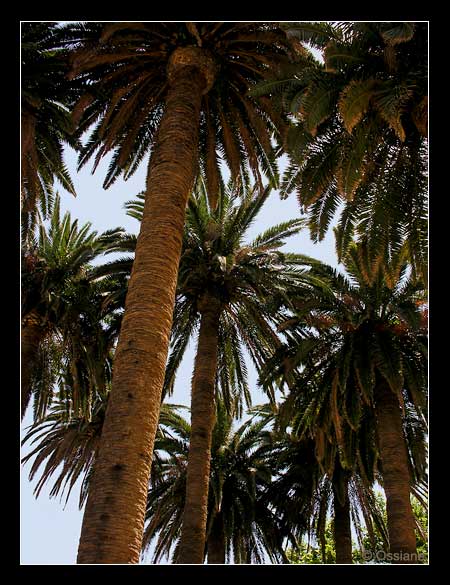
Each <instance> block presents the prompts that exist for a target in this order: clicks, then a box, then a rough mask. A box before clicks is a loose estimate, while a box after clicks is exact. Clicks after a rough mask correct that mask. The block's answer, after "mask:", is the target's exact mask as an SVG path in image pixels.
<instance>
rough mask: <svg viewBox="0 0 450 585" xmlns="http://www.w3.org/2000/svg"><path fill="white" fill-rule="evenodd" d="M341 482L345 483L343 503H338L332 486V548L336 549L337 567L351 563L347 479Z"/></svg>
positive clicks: (335, 491)
mask: <svg viewBox="0 0 450 585" xmlns="http://www.w3.org/2000/svg"><path fill="white" fill-rule="evenodd" d="M343 481H344V482H345V501H344V502H343V503H341V502H340V501H339V498H338V495H337V490H336V489H335V487H334V486H333V494H334V546H335V549H336V563H337V564H338V565H345V564H351V563H352V562H353V561H352V530H351V521H350V500H349V498H348V479H344V480H343Z"/></svg>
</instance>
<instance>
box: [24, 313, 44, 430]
mask: <svg viewBox="0 0 450 585" xmlns="http://www.w3.org/2000/svg"><path fill="white" fill-rule="evenodd" d="M21 333H22V334H21V361H20V372H21V377H20V385H21V401H20V408H21V415H22V419H23V417H24V416H25V412H26V410H27V408H28V404H29V403H30V398H31V379H32V376H33V370H34V368H35V366H36V360H37V356H38V353H39V345H40V344H41V341H42V340H43V338H44V336H45V329H44V327H42V325H41V323H40V319H39V317H38V316H37V315H34V314H30V315H27V317H25V318H24V320H23V323H22V332H21Z"/></svg>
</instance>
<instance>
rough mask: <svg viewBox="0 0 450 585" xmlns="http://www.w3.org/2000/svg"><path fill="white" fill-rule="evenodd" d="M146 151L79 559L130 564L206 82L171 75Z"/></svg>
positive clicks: (196, 72) (137, 541) (188, 72)
mask: <svg viewBox="0 0 450 585" xmlns="http://www.w3.org/2000/svg"><path fill="white" fill-rule="evenodd" d="M170 79H171V83H170V88H169V90H168V95H167V99H166V108H165V113H164V116H163V118H162V120H161V125H160V128H159V133H158V140H157V143H156V144H155V147H154V151H153V153H152V157H151V161H150V167H149V173H148V179H147V191H146V197H145V206H144V215H143V220H142V223H141V230H140V234H139V237H138V241H137V246H136V255H135V260H134V264H133V270H132V274H131V278H130V282H129V287H128V293H127V298H126V304H125V314H124V318H123V322H122V328H121V332H120V338H119V343H118V346H117V350H116V355H115V360H114V371H113V384H112V389H111V396H110V399H109V402H108V408H107V412H106V416H105V422H104V425H103V432H102V438H101V443H100V447H99V455H98V458H97V462H96V465H95V469H94V474H93V478H92V483H91V486H90V490H89V497H88V500H87V504H86V510H85V513H84V518H83V525H82V529H81V537H80V544H79V550H78V559H77V562H78V563H94V564H101V563H103V564H104V563H122V564H123V563H138V562H139V556H140V552H141V545H142V535H143V528H144V516H145V507H146V501H147V488H148V481H149V476H150V466H151V461H152V455H153V445H154V440H155V434H156V428H157V424H158V417H159V410H160V403H161V392H162V386H163V381H164V371H165V364H166V359H167V351H168V345H169V336H170V329H171V325H172V313H173V307H174V301H175V289H176V283H177V274H178V264H179V260H180V255H181V245H182V235H183V227H184V221H185V210H186V204H187V200H188V196H189V193H190V191H191V189H192V186H193V182H194V179H195V176H196V173H197V167H198V131H199V118H200V105H201V96H202V92H203V90H204V87H205V79H204V76H203V74H202V73H201V71H200V69H199V68H197V67H195V66H193V65H184V66H180V67H178V69H177V70H176V71H175V72H172V76H171V78H170Z"/></svg>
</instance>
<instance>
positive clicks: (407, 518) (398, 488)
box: [375, 380, 417, 563]
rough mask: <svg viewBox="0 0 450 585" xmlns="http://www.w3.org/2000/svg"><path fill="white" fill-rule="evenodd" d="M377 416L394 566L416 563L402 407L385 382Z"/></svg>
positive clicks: (377, 402) (380, 384)
mask: <svg viewBox="0 0 450 585" xmlns="http://www.w3.org/2000/svg"><path fill="white" fill-rule="evenodd" d="M375 414H376V418H377V433H378V443H379V449H380V456H381V463H382V468H383V486H384V492H385V495H386V513H387V525H388V533H389V548H390V552H391V554H392V555H393V558H392V562H393V563H416V562H417V558H416V537H415V532H414V516H413V512H412V509H411V501H410V477H409V469H408V458H407V452H406V445H405V439H404V435H403V427H402V415H401V411H400V404H399V401H398V398H397V396H396V395H395V394H394V393H393V392H392V390H391V389H390V387H389V385H388V384H387V383H386V382H384V381H382V380H380V381H379V382H378V384H377V386H376V388H375Z"/></svg>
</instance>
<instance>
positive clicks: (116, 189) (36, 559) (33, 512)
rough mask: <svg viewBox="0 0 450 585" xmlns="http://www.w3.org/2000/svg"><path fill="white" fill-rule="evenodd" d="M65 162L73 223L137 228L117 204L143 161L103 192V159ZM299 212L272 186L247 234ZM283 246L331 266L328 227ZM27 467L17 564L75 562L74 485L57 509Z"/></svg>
mask: <svg viewBox="0 0 450 585" xmlns="http://www.w3.org/2000/svg"><path fill="white" fill-rule="evenodd" d="M66 162H67V165H68V167H69V170H70V171H71V172H72V176H73V180H74V184H75V187H76V190H77V193H78V196H77V197H76V198H74V197H72V196H71V195H70V194H68V193H67V192H65V191H64V190H63V189H61V190H60V192H61V207H62V210H63V211H65V210H70V212H71V214H72V217H73V218H78V219H79V225H81V224H83V223H85V222H87V221H90V222H91V223H92V226H93V229H96V230H98V231H99V232H101V231H104V230H107V229H110V228H113V227H116V226H122V227H124V228H126V229H127V230H128V231H130V232H134V233H137V229H138V222H137V221H136V220H134V219H132V218H130V217H128V216H127V215H126V214H125V212H124V209H123V205H124V203H125V201H128V200H130V199H133V198H134V197H135V195H136V194H137V193H139V192H140V191H142V190H143V189H144V187H145V178H146V162H145V161H144V162H143V164H142V165H141V167H140V168H139V169H138V170H137V172H136V173H135V175H133V177H131V178H130V179H129V180H128V181H126V182H124V181H123V180H121V179H118V180H117V181H116V183H115V184H114V185H113V186H112V187H111V188H110V189H108V190H107V191H104V190H103V188H102V181H103V178H104V176H105V173H106V169H107V166H108V161H106V162H103V163H102V164H101V165H99V167H98V169H97V170H96V173H95V175H92V174H91V172H90V169H91V168H92V165H91V164H88V165H86V166H85V167H84V169H82V171H81V172H80V173H76V156H75V154H74V153H73V151H67V153H66ZM299 213H300V212H299V205H298V202H297V199H296V197H295V195H291V196H290V197H289V198H288V199H286V200H281V199H280V197H279V194H278V192H277V191H274V192H273V193H272V195H271V196H270V198H269V200H268V201H267V203H266V205H265V206H264V208H263V209H262V211H261V212H260V214H259V216H258V219H257V221H256V222H255V224H254V225H253V226H252V227H251V228H250V229H249V232H248V236H249V239H252V238H253V237H255V235H256V234H258V233H260V232H262V231H264V230H265V229H267V228H268V227H270V226H272V225H275V224H277V223H279V222H281V221H284V220H286V219H291V218H293V217H298V216H299ZM285 250H287V251H288V250H289V251H293V252H298V253H302V254H307V255H309V256H312V257H314V258H317V259H320V260H322V261H324V262H327V263H329V264H333V265H336V255H335V252H334V237H333V234H332V232H331V231H329V233H328V235H327V237H326V238H325V240H324V241H323V242H321V243H320V244H314V243H312V242H311V240H310V239H309V234H308V232H307V231H305V232H304V233H302V234H299V235H298V236H295V237H292V238H290V240H289V244H288V245H287V246H286V247H285ZM191 345H193V344H191ZM193 354H194V347H190V348H189V351H188V352H187V356H186V359H185V360H184V362H183V364H182V366H181V367H180V370H179V374H178V381H177V383H176V385H175V392H174V395H173V397H172V398H171V399H170V401H171V402H174V403H179V404H187V405H189V402H190V380H191V374H192V363H193ZM249 377H250V382H251V388H252V396H253V402H254V404H258V403H259V402H262V401H264V396H263V395H262V393H261V392H260V391H259V390H258V389H257V388H256V376H255V373H254V371H253V368H252V367H251V366H250V365H249ZM30 422H31V413H30V412H29V413H28V415H27V416H26V417H25V419H24V424H23V427H26V426H27V425H29V424H30ZM29 450H30V449H29V447H28V449H27V448H25V449H24V454H25V453H26V452H28V451H29ZM29 468H30V465H27V466H25V467H24V468H22V470H21V522H20V525H21V564H31V565H35V564H47V565H56V564H75V562H76V555H77V549H78V539H79V534H80V529H81V520H82V512H80V511H79V510H78V505H77V504H78V494H77V492H76V489H74V491H73V494H72V495H71V497H70V499H69V502H68V504H67V506H66V508H65V509H63V507H64V506H63V504H64V501H63V502H61V503H60V502H59V500H58V499H51V500H50V499H49V497H48V492H49V489H44V490H42V492H41V495H40V496H39V499H37V500H36V499H35V497H34V496H33V493H32V491H33V487H34V483H35V482H33V484H31V483H30V482H29V481H28V472H29ZM50 486H51V484H50ZM147 562H149V561H147Z"/></svg>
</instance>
